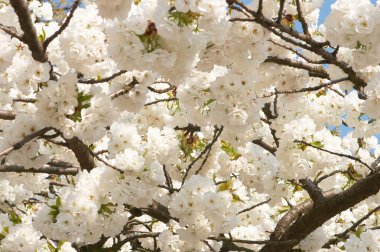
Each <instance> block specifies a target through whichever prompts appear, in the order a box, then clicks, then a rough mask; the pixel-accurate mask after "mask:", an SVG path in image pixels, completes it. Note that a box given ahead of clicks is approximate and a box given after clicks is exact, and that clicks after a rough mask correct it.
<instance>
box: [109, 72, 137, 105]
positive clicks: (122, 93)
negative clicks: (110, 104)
mask: <svg viewBox="0 0 380 252" xmlns="http://www.w3.org/2000/svg"><path fill="white" fill-rule="evenodd" d="M137 84H139V82H138V81H137V79H136V78H135V77H133V79H132V81H131V82H130V83H129V84H128V85H127V86H126V87H125V88H123V89H121V90H119V91H117V92H115V93H113V94H112V95H111V96H110V97H111V99H112V100H113V99H115V98H117V97H119V96H122V95H125V94H127V93H129V91H131V90H132V89H133V88H134V86H135V85H137Z"/></svg>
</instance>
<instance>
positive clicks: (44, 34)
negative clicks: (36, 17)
mask: <svg viewBox="0 0 380 252" xmlns="http://www.w3.org/2000/svg"><path fill="white" fill-rule="evenodd" d="M38 40H39V41H41V42H42V43H43V42H44V41H45V40H46V32H45V30H44V28H42V34H40V35H38Z"/></svg>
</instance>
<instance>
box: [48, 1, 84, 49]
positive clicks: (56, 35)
mask: <svg viewBox="0 0 380 252" xmlns="http://www.w3.org/2000/svg"><path fill="white" fill-rule="evenodd" d="M79 3H80V0H75V1H74V4H73V7H71V10H70V13H69V15H68V16H67V17H66V19H65V21H64V22H63V23H62V24H61V26H60V27H59V29H58V30H57V31H56V32H54V33H53V35H51V36H50V37H48V38H47V39H46V40H45V41H44V43H43V44H42V46H43V48H44V51H45V52H46V50H47V47H48V46H49V44H50V43H51V42H52V41H53V40H54V39H55V38H56V37H58V36H59V34H61V33H62V32H63V30H65V29H66V28H67V26H68V25H69V23H70V20H71V19H72V17H73V15H74V12H75V10H76V9H77V8H78V6H79Z"/></svg>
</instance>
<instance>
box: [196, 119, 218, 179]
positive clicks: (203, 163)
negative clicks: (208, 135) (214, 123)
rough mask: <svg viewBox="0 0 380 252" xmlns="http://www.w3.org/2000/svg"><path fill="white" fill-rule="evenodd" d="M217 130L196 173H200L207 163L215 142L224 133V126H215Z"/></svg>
mask: <svg viewBox="0 0 380 252" xmlns="http://www.w3.org/2000/svg"><path fill="white" fill-rule="evenodd" d="M218 130H219V131H218ZM215 131H217V133H216V134H215V135H214V138H213V140H212V141H211V143H210V144H209V148H208V150H207V153H206V157H205V158H204V159H203V161H202V163H201V165H200V166H199V168H198V170H197V171H196V172H195V174H198V173H199V172H200V171H201V170H202V168H203V166H204V165H205V164H206V161H207V159H208V157H209V156H210V153H211V148H212V146H213V145H214V144H215V142H216V141H217V140H218V138H219V136H220V135H221V134H222V131H223V126H221V127H220V129H217V128H215Z"/></svg>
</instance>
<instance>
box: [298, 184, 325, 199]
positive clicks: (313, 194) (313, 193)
mask: <svg viewBox="0 0 380 252" xmlns="http://www.w3.org/2000/svg"><path fill="white" fill-rule="evenodd" d="M300 183H301V184H302V187H303V188H304V189H305V190H306V191H307V193H308V194H309V196H310V198H311V199H312V200H313V202H314V204H315V205H316V204H319V203H320V202H322V201H323V200H324V199H325V196H323V193H322V190H321V188H319V187H318V186H317V184H315V183H314V182H313V181H311V180H310V179H308V178H306V179H300Z"/></svg>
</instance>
